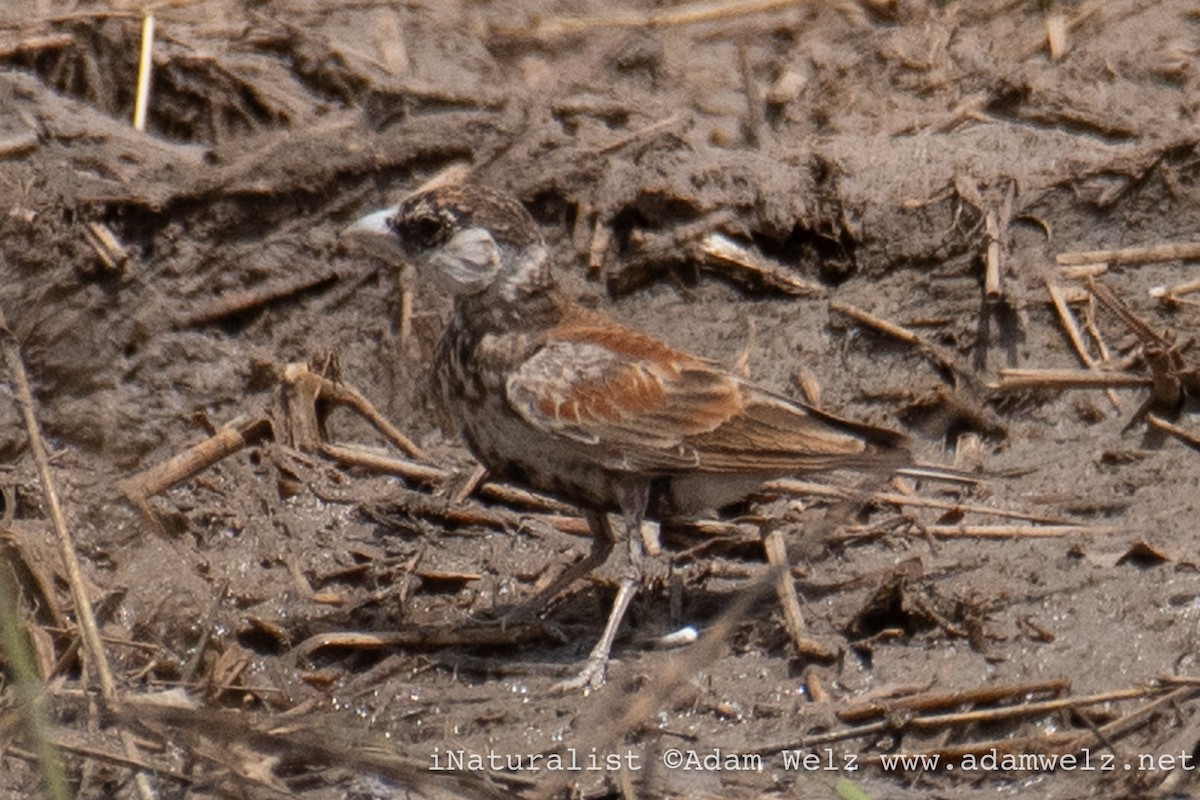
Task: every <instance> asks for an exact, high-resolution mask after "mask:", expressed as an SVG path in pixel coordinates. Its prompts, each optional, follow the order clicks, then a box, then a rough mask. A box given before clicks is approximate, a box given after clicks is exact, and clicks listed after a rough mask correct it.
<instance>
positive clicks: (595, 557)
mask: <svg viewBox="0 0 1200 800" xmlns="http://www.w3.org/2000/svg"><path fill="white" fill-rule="evenodd" d="M586 517H587V522H588V528H589V529H590V530H591V532H592V550H591V552H589V553H588V554H587V555H586V556H584V557H583V558H581V559H579V560H578V561H576V562H575V563H574V564H572V565H571V566H569V567H567V568H566V569H565V570H563V572H562V574H561V575H559V576H558V577H557V578H555V579H554V581H553V582H552V583H551V584H550V585H549V586H547V587H546V588H545V589H542V590H541V591H540V592H538V593H537V594H536V595H535V596H534V597H533V599H532V600H529V601H528V602H526V603H524V604H523V605H522V607H521V609H520V611H521V612H533V613H538V612H540V611H541V610H542V609H543V608H545V607H546V606H547V605H549V603H550V601H551V600H553V599H554V598H555V597H557V596H558V594H559V592H561V591H563V590H564V589H568V588H570V586H571V585H572V584H573V583H575V582H576V581H577V580H579V579H580V578H585V577H587V576H588V575H590V574H591V573H592V572H593V571H594V570H596V569H597V568H599V567H602V566H604V562H606V561H608V556H609V554H611V553H612V550H613V544H614V543H615V541H616V538H615V537H614V536H613V531H612V526H611V525H609V524H608V515H606V514H604V513H603V512H601V511H588V512H587V513H586ZM514 613H515V612H514Z"/></svg>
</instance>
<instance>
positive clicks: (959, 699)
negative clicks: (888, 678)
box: [834, 680, 1071, 722]
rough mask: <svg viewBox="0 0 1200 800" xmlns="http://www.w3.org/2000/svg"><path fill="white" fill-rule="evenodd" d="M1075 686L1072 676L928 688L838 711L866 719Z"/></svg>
mask: <svg viewBox="0 0 1200 800" xmlns="http://www.w3.org/2000/svg"><path fill="white" fill-rule="evenodd" d="M1070 688H1071V682H1070V681H1068V680H1050V681H1040V682H1037V683H1018V684H1011V685H1004V686H980V687H977V688H975V689H967V690H965V691H959V692H924V693H921V694H915V695H908V696H906V697H898V698H894V699H891V700H878V701H868V702H865V703H855V704H854V705H851V706H850V707H848V708H843V709H840V710H838V711H836V712H834V713H836V714H837V718H838V719H840V720H841V721H842V722H862V721H864V720H868V719H875V718H878V717H888V716H891V715H893V714H897V713H910V712H913V711H933V710H939V709H947V708H961V707H963V706H978V705H980V704H983V703H998V702H1000V701H1001V700H1010V699H1014V698H1027V697H1031V696H1033V695H1040V694H1053V695H1058V694H1061V693H1062V692H1065V691H1067V690H1068V689H1070Z"/></svg>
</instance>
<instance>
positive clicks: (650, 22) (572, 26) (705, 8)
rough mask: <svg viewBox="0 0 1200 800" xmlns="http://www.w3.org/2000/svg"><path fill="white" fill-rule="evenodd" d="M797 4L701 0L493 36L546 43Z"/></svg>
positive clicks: (554, 20)
mask: <svg viewBox="0 0 1200 800" xmlns="http://www.w3.org/2000/svg"><path fill="white" fill-rule="evenodd" d="M799 2H800V0H717V1H716V2H713V1H712V0H700V2H694V3H690V4H687V5H682V6H672V7H669V8H666V9H663V10H659V9H651V10H648V11H623V12H615V13H612V14H608V15H606V16H602V17H547V18H544V19H540V20H537V21H536V22H535V23H534V25H533V27H531V28H506V29H503V30H497V31H496V33H498V34H499V35H501V36H506V37H511V38H520V39H528V38H533V39H540V40H542V41H546V40H550V39H558V38H562V37H564V36H573V35H576V34H580V33H587V32H589V31H593V30H596V29H598V28H657V27H668V26H674V25H692V24H696V23H699V22H713V21H716V20H723V19H730V18H733V17H741V16H747V15H749V14H760V13H764V12H768V11H777V10H780V9H784V8H787V7H788V6H793V5H797V4H798V3H799Z"/></svg>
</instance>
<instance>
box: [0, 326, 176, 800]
mask: <svg viewBox="0 0 1200 800" xmlns="http://www.w3.org/2000/svg"><path fill="white" fill-rule="evenodd" d="M0 349H2V350H3V352H4V361H5V364H6V366H7V367H8V373H9V377H10V378H11V379H12V382H13V384H14V386H15V388H16V399H17V404H18V405H19V406H20V408H21V415H22V417H24V422H25V430H26V433H27V434H28V436H29V449H30V452H32V454H33V460H34V463H35V464H36V465H37V471H38V480H39V481H40V482H41V484H42V493H43V494H44V495H45V498H46V509H47V511H48V512H49V514H50V521H51V523H52V524H53V526H54V532H55V535H56V536H57V538H58V546H59V552H60V554H61V556H62V560H63V568H64V569H65V571H66V576H67V584H68V585H69V586H70V588H71V599H72V601H73V602H74V604H75V614H76V617H77V621H78V624H79V630H80V634H81V637H82V640H83V646H84V650H85V652H86V653H87V655H88V659H89V661H90V662H91V664H92V666H93V667H94V668H95V670H96V675H97V677H98V679H99V681H100V696H101V697H102V698H103V700H104V703H105V704H106V705H107V706H108V707H109V709H110V710H116V708H117V707H118V706H119V704H120V697H119V695H118V694H117V685H116V682H115V681H114V680H113V674H112V670H111V669H110V668H109V665H108V657H107V655H106V654H105V651H104V642H103V641H102V640H101V638H100V629H99V627H98V626H97V625H96V615H95V612H94V611H93V609H92V600H91V598H90V597H89V596H88V593H87V588H86V586H85V584H84V580H83V570H82V569H81V568H80V565H79V559H78V557H77V556H76V554H75V543H74V541H73V540H72V539H71V532H70V531H69V530H68V529H67V518H66V516H65V515H64V514H63V510H62V505H61V504H60V503H59V500H58V490H57V489H56V488H55V485H54V476H53V474H52V473H51V472H50V458H49V456H48V455H47V454H46V445H45V443H44V442H43V441H42V433H41V428H40V426H39V425H38V421H37V414H36V412H35V410H34V400H33V391H32V390H31V389H30V387H29V377H28V375H27V374H26V373H25V362H24V361H23V360H22V359H21V349H20V347H19V346H18V344H17V339H16V336H15V335H14V334H13V332H12V329H11V328H9V326H8V319H7V318H6V317H5V316H4V312H3V311H2V310H0ZM118 736H119V737H120V739H121V745H122V748H123V749H124V751H125V755H126V757H128V758H130V759H135V760H136V759H137V746H136V745H135V744H134V741H133V736H132V735H131V734H130V733H129V732H128V731H126V730H125V729H123V728H122V729H120V730H119V731H118ZM135 782H136V785H137V788H138V793H139V794H140V795H141V796H142V797H143V798H144V800H151V798H153V797H154V792H153V791H152V790H151V788H150V781H149V779H148V777H147V775H146V773H145V772H142V771H138V772H137V773H136V774H135Z"/></svg>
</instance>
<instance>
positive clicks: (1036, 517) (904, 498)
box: [763, 478, 1073, 525]
mask: <svg viewBox="0 0 1200 800" xmlns="http://www.w3.org/2000/svg"><path fill="white" fill-rule="evenodd" d="M763 490H764V491H767V492H778V493H781V494H799V495H817V496H820V497H833V498H837V499H839V500H845V499H849V498H851V497H856V496H857V495H854V494H853V493H852V492H850V491H847V490H846V489H842V488H840V487H838V486H830V485H828V484H824V483H816V482H813V481H802V480H796V479H794V478H780V479H779V480H774V481H771V482H770V483H767V484H766V485H764V486H763ZM864 500H865V501H866V502H868V503H887V504H888V505H892V506H896V507H898V508H905V507H909V508H933V509H938V510H941V511H950V512H953V513H956V514H982V515H985V516H992V517H1000V518H1002V519H1021V520H1026V521H1028V522H1039V523H1042V524H1044V525H1071V524H1073V523H1072V522H1071V520H1069V519H1063V518H1062V517H1048V516H1043V515H1040V514H1031V513H1029V512H1028V511H1017V510H1015V509H1007V508H991V507H989V506H982V505H978V504H975V503H959V502H956V501H954V500H939V499H937V498H934V497H921V496H919V495H915V494H914V495H907V494H899V493H896V492H876V493H875V494H872V495H870V496H868V497H866V498H864Z"/></svg>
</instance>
